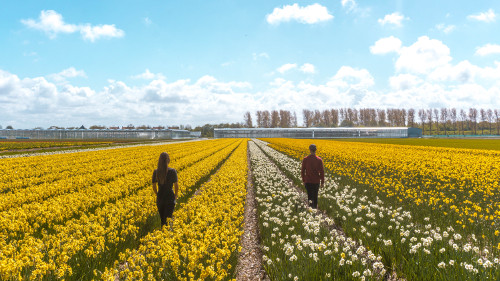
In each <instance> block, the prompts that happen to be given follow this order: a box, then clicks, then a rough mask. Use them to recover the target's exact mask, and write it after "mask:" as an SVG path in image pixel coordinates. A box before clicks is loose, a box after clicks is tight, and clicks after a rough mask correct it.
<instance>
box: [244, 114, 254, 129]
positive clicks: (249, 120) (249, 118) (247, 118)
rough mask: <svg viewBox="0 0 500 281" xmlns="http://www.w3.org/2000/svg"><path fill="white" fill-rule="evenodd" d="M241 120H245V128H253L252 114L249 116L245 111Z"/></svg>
mask: <svg viewBox="0 0 500 281" xmlns="http://www.w3.org/2000/svg"><path fill="white" fill-rule="evenodd" d="M243 119H244V120H245V127H247V128H253V123H252V114H250V111H247V112H246V113H245V115H244V116H243Z"/></svg>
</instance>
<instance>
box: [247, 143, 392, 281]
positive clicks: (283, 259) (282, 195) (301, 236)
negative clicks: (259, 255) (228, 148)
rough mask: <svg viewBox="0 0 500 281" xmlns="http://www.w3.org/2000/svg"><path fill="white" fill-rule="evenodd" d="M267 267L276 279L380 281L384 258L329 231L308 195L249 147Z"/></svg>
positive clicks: (338, 233) (335, 232)
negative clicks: (310, 205) (308, 201)
mask: <svg viewBox="0 0 500 281" xmlns="http://www.w3.org/2000/svg"><path fill="white" fill-rule="evenodd" d="M249 149H250V158H251V167H252V173H253V181H254V187H255V188H256V200H257V209H258V212H259V225H260V228H261V238H262V240H261V244H262V250H263V254H264V256H263V261H264V267H265V269H266V271H267V273H268V275H269V277H270V278H271V280H333V279H337V278H338V279H342V280H349V279H353V280H365V279H367V280H372V279H374V280H378V279H382V278H383V276H384V274H385V271H386V270H385V269H384V266H383V264H382V263H381V262H380V260H381V259H382V257H381V256H377V255H375V254H373V253H372V252H371V251H369V250H367V249H366V247H364V246H363V245H360V244H359V243H357V242H356V241H354V240H353V239H351V238H349V237H346V236H345V235H344V234H343V233H341V232H340V231H338V230H335V229H334V228H332V227H330V226H331V225H333V221H332V220H330V219H328V218H324V217H322V216H320V215H318V214H317V213H316V212H315V211H314V210H312V209H310V208H308V207H307V206H306V205H305V204H304V203H303V197H302V196H303V194H301V193H300V192H298V191H297V190H296V189H295V188H294V187H293V186H291V185H290V181H289V179H288V178H287V177H286V176H284V175H283V174H282V173H281V172H280V170H279V169H278V168H277V167H276V166H275V165H274V164H273V163H272V162H271V161H270V160H269V159H268V158H267V157H266V155H265V154H264V153H263V152H262V151H261V150H260V149H259V148H258V147H257V145H256V144H255V143H254V142H250V144H249Z"/></svg>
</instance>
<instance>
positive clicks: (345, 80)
mask: <svg viewBox="0 0 500 281" xmlns="http://www.w3.org/2000/svg"><path fill="white" fill-rule="evenodd" d="M328 85H330V86H333V85H335V86H338V87H342V88H345V87H352V88H356V89H367V88H370V87H372V86H373V85H375V80H374V79H373V76H372V75H371V74H370V72H369V71H368V70H366V69H364V68H363V69H356V68H353V67H350V66H342V67H341V68H340V69H339V70H338V71H337V73H336V74H335V75H334V76H333V77H332V79H330V81H329V83H328Z"/></svg>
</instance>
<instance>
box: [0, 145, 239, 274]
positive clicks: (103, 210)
mask: <svg viewBox="0 0 500 281" xmlns="http://www.w3.org/2000/svg"><path fill="white" fill-rule="evenodd" d="M183 145H184V146H186V147H183ZM183 145H181V144H179V145H168V146H157V147H154V146H151V147H149V149H153V150H154V151H149V152H146V151H144V149H145V148H136V149H137V150H140V151H142V152H143V153H144V154H143V155H144V157H148V158H150V157H152V158H153V159H150V160H152V161H154V160H155V159H156V158H157V156H158V155H157V154H159V152H161V151H163V150H166V151H168V152H170V153H171V156H172V164H174V165H175V168H177V169H178V170H179V176H180V177H182V178H183V179H185V182H186V183H185V184H181V185H180V197H181V198H182V196H184V195H189V194H190V189H192V188H194V186H193V185H194V184H195V183H196V182H197V180H201V179H202V178H203V177H204V176H206V175H208V174H209V173H210V172H211V171H212V170H213V169H215V168H216V167H217V166H218V163H220V162H221V161H223V160H224V159H225V158H227V156H228V154H229V153H231V151H233V150H234V148H235V147H236V146H237V143H236V142H235V141H234V140H232V141H231V140H224V141H207V142H199V143H197V145H196V150H197V151H195V149H194V148H195V147H193V146H192V145H191V144H183ZM186 150H188V151H186ZM177 152H179V153H177ZM189 152H191V153H190V155H187V153H189ZM150 154H152V156H151V155H150ZM76 155H78V154H75V156H76ZM182 155H184V157H179V156H182ZM96 164H97V163H96ZM137 164H138V165H132V166H134V167H135V168H136V171H135V173H136V174H138V175H140V176H141V177H142V179H141V180H140V181H139V180H138V181H137V183H131V184H136V186H130V183H129V185H128V188H130V189H132V188H133V189H136V190H139V191H138V192H137V193H131V194H130V195H129V196H126V197H124V198H122V199H119V200H117V201H116V202H108V203H105V204H104V205H103V206H102V207H99V208H97V209H96V210H95V212H94V213H90V214H86V213H85V211H84V210H82V211H81V212H80V213H78V216H77V217H76V218H74V219H70V220H67V221H65V222H63V223H62V224H60V225H53V226H52V227H49V231H47V230H46V229H45V228H43V229H42V230H41V233H39V234H37V233H34V232H33V231H32V232H24V233H22V234H20V235H19V237H18V239H13V237H10V239H6V238H8V237H6V236H4V237H3V239H0V276H1V277H2V278H1V279H26V277H27V276H29V277H30V278H40V277H44V276H45V277H46V276H47V274H49V276H57V277H63V276H71V274H72V268H71V266H70V264H71V263H72V264H73V266H75V265H76V266H77V267H81V266H83V264H84V263H87V264H92V263H94V264H99V263H100V261H96V260H95V259H96V258H97V257H98V255H100V254H104V253H107V252H110V251H114V252H116V251H118V250H117V249H113V248H114V247H117V246H118V245H124V244H123V243H126V242H127V239H129V240H130V239H132V240H133V239H134V238H136V237H137V235H138V232H139V231H141V229H143V228H144V224H146V223H147V222H148V219H150V218H151V216H154V214H155V212H156V207H155V204H154V195H153V194H152V193H153V192H152V190H151V186H150V181H151V173H152V168H153V167H154V166H153V165H154V164H153V165H152V163H149V164H147V165H142V166H141V164H142V163H141V162H137ZM152 166H153V167H152ZM189 184H191V185H189ZM118 188H120V187H119V186H116V185H115V184H114V182H111V183H108V184H107V186H106V190H107V191H109V192H113V190H115V189H118ZM4 213H5V212H4ZM40 235H41V236H42V237H41V238H39V236H40ZM22 272H23V274H24V275H21V273H22Z"/></svg>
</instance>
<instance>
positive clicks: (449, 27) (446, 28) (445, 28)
mask: <svg viewBox="0 0 500 281" xmlns="http://www.w3.org/2000/svg"><path fill="white" fill-rule="evenodd" d="M455 28H456V26H455V25H453V24H449V25H445V24H444V23H440V24H436V29H437V30H440V31H442V32H444V33H446V34H448V33H450V32H452V31H453V30H455Z"/></svg>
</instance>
